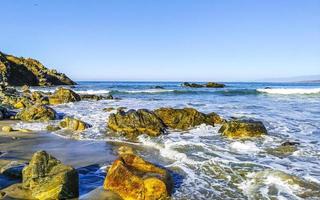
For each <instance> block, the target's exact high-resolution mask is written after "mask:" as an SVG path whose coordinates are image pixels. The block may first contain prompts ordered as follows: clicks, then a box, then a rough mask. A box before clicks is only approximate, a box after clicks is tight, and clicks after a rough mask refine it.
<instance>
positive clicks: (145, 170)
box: [104, 153, 172, 200]
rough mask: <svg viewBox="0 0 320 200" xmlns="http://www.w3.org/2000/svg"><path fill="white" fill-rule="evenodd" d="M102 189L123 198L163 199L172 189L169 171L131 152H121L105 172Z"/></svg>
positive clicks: (139, 199) (128, 199)
mask: <svg viewBox="0 0 320 200" xmlns="http://www.w3.org/2000/svg"><path fill="white" fill-rule="evenodd" d="M104 189H106V190H111V191H113V192H115V193H117V194H118V195H119V196H120V197H121V198H122V199H124V200H133V199H135V200H165V199H167V198H169V196H170V194H171V191H172V180H171V176H170V174H169V172H168V171H167V170H165V169H162V168H159V167H157V166H155V165H153V164H151V163H149V162H147V161H145V160H143V159H142V158H140V157H139V156H137V155H135V154H132V153H122V154H120V155H119V158H118V159H117V160H115V161H114V163H113V164H112V166H111V168H110V169H109V170H108V172H107V177H106V179H105V182H104Z"/></svg>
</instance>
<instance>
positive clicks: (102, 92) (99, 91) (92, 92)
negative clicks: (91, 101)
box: [75, 90, 110, 94]
mask: <svg viewBox="0 0 320 200" xmlns="http://www.w3.org/2000/svg"><path fill="white" fill-rule="evenodd" d="M75 92H76V93H78V94H109V93H110V90H79V91H78V90H75Z"/></svg>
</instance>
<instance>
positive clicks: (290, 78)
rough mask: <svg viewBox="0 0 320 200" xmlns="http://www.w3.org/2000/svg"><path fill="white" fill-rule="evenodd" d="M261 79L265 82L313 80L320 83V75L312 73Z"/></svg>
mask: <svg viewBox="0 0 320 200" xmlns="http://www.w3.org/2000/svg"><path fill="white" fill-rule="evenodd" d="M261 81H265V82H312V83H318V82H319V83H320V75H310V76H296V77H286V78H269V79H264V80H261Z"/></svg>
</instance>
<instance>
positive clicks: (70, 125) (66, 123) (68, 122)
mask: <svg viewBox="0 0 320 200" xmlns="http://www.w3.org/2000/svg"><path fill="white" fill-rule="evenodd" d="M59 126H60V128H67V129H70V130H73V131H83V130H85V129H87V128H89V127H91V126H90V125H89V124H87V123H85V122H83V121H81V120H79V119H75V118H71V117H66V118H64V119H63V120H62V121H61V122H60V123H59Z"/></svg>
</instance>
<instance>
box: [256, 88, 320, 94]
mask: <svg viewBox="0 0 320 200" xmlns="http://www.w3.org/2000/svg"><path fill="white" fill-rule="evenodd" d="M257 91H258V92H262V93H268V94H320V88H308V89H306V88H270V89H269V88H265V89H257Z"/></svg>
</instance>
